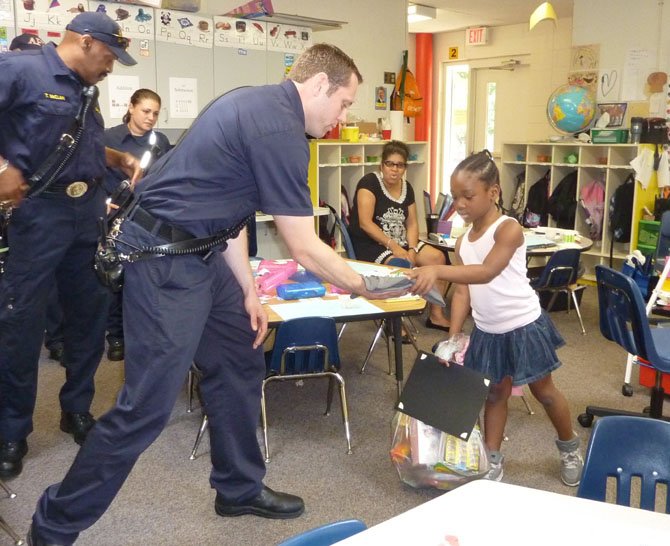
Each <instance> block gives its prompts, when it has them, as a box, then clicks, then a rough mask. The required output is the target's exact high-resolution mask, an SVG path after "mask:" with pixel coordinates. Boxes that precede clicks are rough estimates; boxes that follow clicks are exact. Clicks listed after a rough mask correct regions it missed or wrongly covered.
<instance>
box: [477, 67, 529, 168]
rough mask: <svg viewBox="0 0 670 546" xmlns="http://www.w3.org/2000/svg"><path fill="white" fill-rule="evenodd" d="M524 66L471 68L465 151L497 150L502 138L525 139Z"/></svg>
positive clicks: (515, 140)
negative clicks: (468, 125)
mask: <svg viewBox="0 0 670 546" xmlns="http://www.w3.org/2000/svg"><path fill="white" fill-rule="evenodd" d="M528 72H529V70H528V67H527V66H524V65H521V64H514V65H512V66H511V67H509V68H505V67H502V66H501V67H500V68H497V67H496V68H472V70H471V78H472V79H471V81H472V91H473V93H474V100H473V101H472V102H471V104H472V105H473V108H472V109H471V110H470V116H469V119H470V120H472V123H471V124H470V127H471V128H472V130H471V131H468V151H469V152H477V151H480V150H483V149H484V148H486V149H487V150H489V151H490V152H491V153H493V154H497V155H499V154H500V151H501V149H502V144H503V142H521V141H525V140H526V139H527V134H528V125H527V119H528V115H527V111H528V107H529V105H528V102H527V89H528Z"/></svg>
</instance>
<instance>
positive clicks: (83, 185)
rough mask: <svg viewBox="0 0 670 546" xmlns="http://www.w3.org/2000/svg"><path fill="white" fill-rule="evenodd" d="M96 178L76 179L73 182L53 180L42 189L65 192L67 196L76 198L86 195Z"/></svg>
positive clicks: (45, 191)
mask: <svg viewBox="0 0 670 546" xmlns="http://www.w3.org/2000/svg"><path fill="white" fill-rule="evenodd" d="M97 181H98V180H97V179H95V178H94V179H93V180H88V181H86V180H76V181H74V182H54V183H53V184H49V187H48V188H47V189H46V190H44V193H51V194H54V193H65V194H67V195H68V197H72V198H74V199H77V198H79V197H82V196H84V195H86V193H87V192H88V190H89V189H91V188H92V187H93V185H94V184H95V183H96V182H97Z"/></svg>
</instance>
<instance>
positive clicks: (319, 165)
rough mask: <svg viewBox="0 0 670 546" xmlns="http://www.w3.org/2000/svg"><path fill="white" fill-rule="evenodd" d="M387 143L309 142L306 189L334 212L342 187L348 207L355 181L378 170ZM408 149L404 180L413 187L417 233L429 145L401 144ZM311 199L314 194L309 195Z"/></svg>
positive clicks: (426, 181)
mask: <svg viewBox="0 0 670 546" xmlns="http://www.w3.org/2000/svg"><path fill="white" fill-rule="evenodd" d="M387 142H388V141H385V140H374V141H372V140H371V141H364V142H363V141H362V142H348V141H344V140H312V141H310V155H311V157H310V163H309V175H308V180H309V186H310V189H313V188H317V189H318V199H321V200H323V201H325V202H326V203H328V204H329V205H331V206H332V207H333V208H334V209H335V210H337V211H340V210H341V208H342V188H343V187H344V188H345V189H346V191H347V195H348V196H349V201H350V203H349V205H352V203H351V201H352V200H353V198H354V193H355V191H356V185H357V184H358V181H359V180H360V179H361V178H363V176H365V175H366V174H368V173H371V172H375V171H378V170H379V168H380V164H381V156H382V150H383V149H384V145H385V144H386V143H387ZM405 144H407V146H408V148H409V160H408V162H407V171H406V173H405V177H406V179H407V181H408V182H409V183H410V184H412V188H414V198H415V201H416V206H417V218H419V231H424V230H425V226H424V225H422V220H421V219H422V218H424V216H425V215H424V212H423V200H422V197H421V196H422V195H423V190H428V189H429V179H430V145H429V144H428V143H427V142H405ZM312 199H314V195H312ZM336 237H337V249H338V251H342V245H341V240H340V234H339V232H337V233H336Z"/></svg>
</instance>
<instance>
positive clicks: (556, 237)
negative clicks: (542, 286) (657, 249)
mask: <svg viewBox="0 0 670 546" xmlns="http://www.w3.org/2000/svg"><path fill="white" fill-rule="evenodd" d="M566 231H570V232H572V231H573V230H562V229H559V228H544V227H542V228H532V229H527V230H524V233H527V234H528V235H530V236H536V237H546V238H547V245H544V246H533V247H528V248H527V249H526V258H527V259H528V260H530V259H531V258H539V257H546V256H551V255H552V254H553V253H554V252H556V251H558V250H563V249H565V248H577V249H579V250H580V251H581V252H584V251H586V250H589V249H590V248H591V247H592V246H593V241H592V240H591V239H589V238H588V237H585V236H584V235H578V236H577V237H576V238H575V241H574V242H570V243H567V242H563V237H562V235H563V233H564V232H566ZM421 241H423V242H425V243H428V244H429V245H432V246H434V247H437V248H444V249H446V250H447V251H449V252H453V251H454V249H455V247H456V241H457V239H455V238H454V239H451V238H450V239H444V238H443V237H442V236H439V235H437V234H434V233H431V234H429V236H428V237H422V238H421Z"/></svg>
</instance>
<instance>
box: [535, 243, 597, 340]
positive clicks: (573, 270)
mask: <svg viewBox="0 0 670 546" xmlns="http://www.w3.org/2000/svg"><path fill="white" fill-rule="evenodd" d="M580 253H581V251H580V250H579V249H576V248H564V249H562V250H557V251H556V252H554V253H553V254H552V255H551V257H550V258H549V261H548V262H547V265H546V266H545V267H544V269H543V270H542V274H541V275H540V276H539V277H538V278H537V279H533V280H532V281H531V282H530V285H531V286H532V287H533V289H534V290H535V291H537V292H545V291H547V292H553V294H552V296H551V299H550V300H549V304H548V305H547V311H551V308H552V307H553V305H554V303H555V302H556V298H557V297H558V295H559V294H560V293H564V294H565V295H566V296H567V307H568V313H569V312H570V298H572V301H573V303H574V305H575V311H577V317H578V318H579V325H580V326H581V327H582V335H586V330H585V329H584V322H583V321H582V314H581V312H580V311H579V302H578V301H577V292H579V291H580V290H583V289H584V288H586V286H582V285H578V284H576V283H577V278H578V276H579V257H580Z"/></svg>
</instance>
